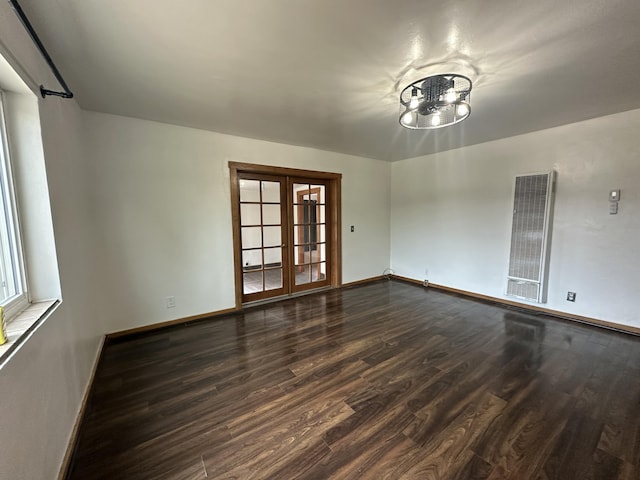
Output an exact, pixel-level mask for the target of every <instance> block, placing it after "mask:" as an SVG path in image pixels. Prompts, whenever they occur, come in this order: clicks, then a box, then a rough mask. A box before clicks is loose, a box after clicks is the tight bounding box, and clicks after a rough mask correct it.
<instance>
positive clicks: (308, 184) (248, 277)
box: [230, 163, 339, 304]
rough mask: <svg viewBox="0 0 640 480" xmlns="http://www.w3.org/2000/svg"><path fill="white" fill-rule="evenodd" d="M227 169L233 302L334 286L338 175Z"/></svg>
mask: <svg viewBox="0 0 640 480" xmlns="http://www.w3.org/2000/svg"><path fill="white" fill-rule="evenodd" d="M230 167H231V193H232V206H233V212H234V215H233V223H234V239H235V242H234V243H235V246H234V248H235V255H234V257H235V262H236V265H235V271H236V302H237V303H241V304H242V303H248V302H253V301H258V300H264V299H268V298H272V297H279V296H283V295H290V294H293V293H298V292H302V291H305V290H311V289H316V288H322V287H327V286H337V285H338V284H339V275H336V274H335V273H336V272H333V270H334V269H337V268H338V265H337V259H338V258H339V257H338V255H337V252H336V250H337V249H338V248H339V235H337V232H336V230H337V221H338V220H339V214H338V210H337V207H336V205H335V200H336V199H337V200H338V201H339V196H337V195H336V193H337V192H336V188H337V187H339V176H338V175H336V174H324V173H320V172H307V171H301V170H292V169H277V168H273V167H264V169H265V170H261V169H260V168H258V167H259V166H248V165H246V164H236V163H230ZM250 167H251V168H250ZM281 173H284V174H281ZM303 173H311V174H312V175H311V176H306V175H302V174H303ZM319 173H320V175H319ZM294 174H295V175H294ZM323 176H324V177H323ZM327 176H328V178H326V177H327ZM336 178H337V180H338V181H336ZM238 290H239V292H238Z"/></svg>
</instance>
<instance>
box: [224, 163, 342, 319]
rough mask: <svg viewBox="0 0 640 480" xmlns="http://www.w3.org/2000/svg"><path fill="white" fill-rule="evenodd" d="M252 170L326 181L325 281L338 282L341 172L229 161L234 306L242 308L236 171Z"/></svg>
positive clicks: (240, 245)
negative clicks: (328, 248) (328, 244)
mask: <svg viewBox="0 0 640 480" xmlns="http://www.w3.org/2000/svg"><path fill="white" fill-rule="evenodd" d="M240 173H253V174H263V175H277V176H286V177H305V178H309V179H318V180H326V181H328V183H329V185H328V187H329V188H328V189H327V190H328V191H327V195H328V198H327V199H326V203H327V207H328V208H327V210H326V211H325V214H326V215H327V218H328V219H329V222H330V228H329V230H330V239H329V240H330V242H331V247H332V248H331V251H330V254H329V257H328V258H327V261H328V262H330V268H329V284H330V286H331V288H337V287H340V286H341V285H342V174H341V173H331V172H319V171H315V170H302V169H297V168H287V167H275V166H272V165H259V164H253V163H243V162H229V181H230V187H231V188H230V194H231V221H232V231H233V264H234V273H235V275H234V277H235V278H234V280H235V299H236V309H241V308H242V239H241V237H240V228H239V225H240V202H239V201H238V200H239V198H240V186H239V182H238V174H240Z"/></svg>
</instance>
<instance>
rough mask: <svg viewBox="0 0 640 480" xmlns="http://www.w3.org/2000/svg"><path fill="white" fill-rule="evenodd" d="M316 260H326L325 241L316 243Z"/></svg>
mask: <svg viewBox="0 0 640 480" xmlns="http://www.w3.org/2000/svg"><path fill="white" fill-rule="evenodd" d="M318 261H320V262H326V261H327V244H326V243H320V244H318Z"/></svg>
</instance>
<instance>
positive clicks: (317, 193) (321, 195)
mask: <svg viewBox="0 0 640 480" xmlns="http://www.w3.org/2000/svg"><path fill="white" fill-rule="evenodd" d="M311 191H312V192H314V193H313V195H314V197H313V199H314V200H317V201H318V203H322V204H325V203H327V202H326V198H325V187H324V185H311Z"/></svg>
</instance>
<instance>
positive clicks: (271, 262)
mask: <svg viewBox="0 0 640 480" xmlns="http://www.w3.org/2000/svg"><path fill="white" fill-rule="evenodd" d="M264 265H265V267H275V266H278V265H282V248H281V247H278V248H265V249H264Z"/></svg>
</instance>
